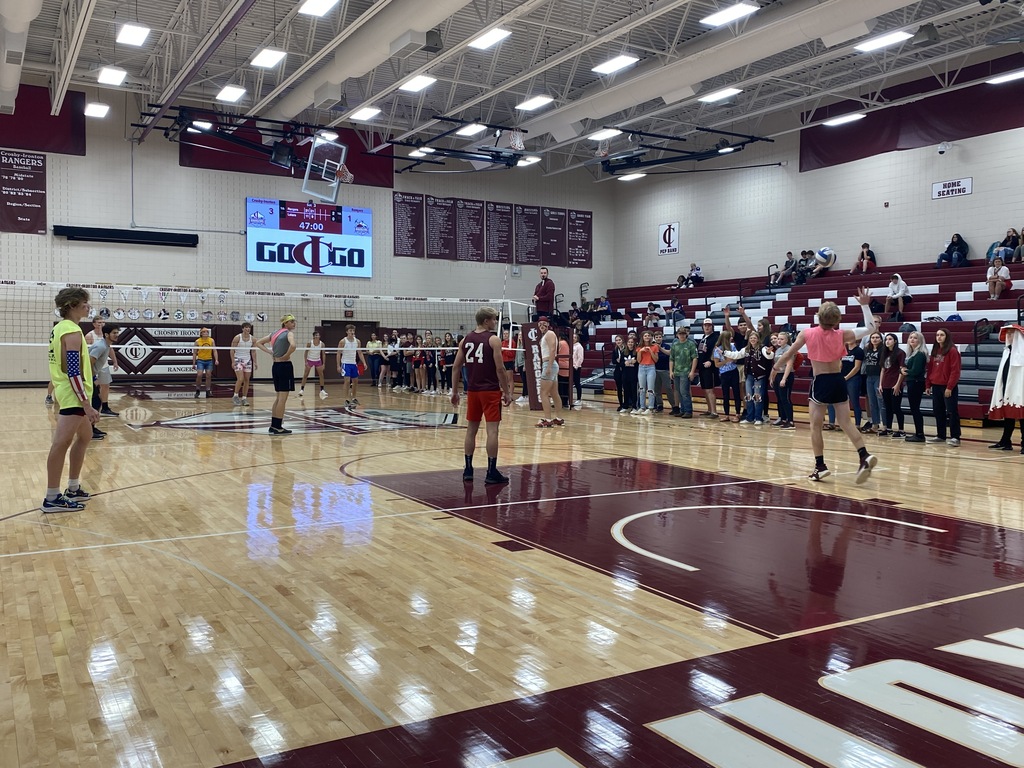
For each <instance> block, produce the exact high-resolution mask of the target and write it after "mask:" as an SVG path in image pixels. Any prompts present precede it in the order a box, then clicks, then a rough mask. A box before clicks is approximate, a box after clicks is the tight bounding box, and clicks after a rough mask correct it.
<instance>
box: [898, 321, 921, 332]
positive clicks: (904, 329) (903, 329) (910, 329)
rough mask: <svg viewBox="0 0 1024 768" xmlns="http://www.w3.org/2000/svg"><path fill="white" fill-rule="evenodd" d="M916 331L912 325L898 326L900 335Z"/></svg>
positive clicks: (915, 327)
mask: <svg viewBox="0 0 1024 768" xmlns="http://www.w3.org/2000/svg"><path fill="white" fill-rule="evenodd" d="M916 330H917V326H916V325H914V324H913V323H904V324H903V325H901V326H900V333H912V332H914V331H916Z"/></svg>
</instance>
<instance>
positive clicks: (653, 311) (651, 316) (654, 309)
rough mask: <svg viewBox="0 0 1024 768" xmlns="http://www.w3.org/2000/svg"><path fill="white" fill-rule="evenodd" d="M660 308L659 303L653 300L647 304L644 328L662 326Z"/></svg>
mask: <svg viewBox="0 0 1024 768" xmlns="http://www.w3.org/2000/svg"><path fill="white" fill-rule="evenodd" d="M658 309H659V307H658V305H657V304H655V303H654V302H653V301H652V302H649V303H648V304H647V314H646V315H644V328H658V327H659V326H661V321H662V319H663V318H662V316H661V314H660V313H659V312H658Z"/></svg>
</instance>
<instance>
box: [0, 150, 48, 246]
mask: <svg viewBox="0 0 1024 768" xmlns="http://www.w3.org/2000/svg"><path fill="white" fill-rule="evenodd" d="M0 232H18V233H21V234H23V235H45V234H46V155H39V154H36V153H34V152H12V151H11V150H9V149H5V150H3V151H0Z"/></svg>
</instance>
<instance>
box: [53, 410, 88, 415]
mask: <svg viewBox="0 0 1024 768" xmlns="http://www.w3.org/2000/svg"><path fill="white" fill-rule="evenodd" d="M57 413H58V414H60V415H61V416H85V408H61V409H60V410H59V411H57Z"/></svg>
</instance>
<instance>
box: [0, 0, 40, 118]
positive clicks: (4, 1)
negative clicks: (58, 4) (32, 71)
mask: <svg viewBox="0 0 1024 768" xmlns="http://www.w3.org/2000/svg"><path fill="white" fill-rule="evenodd" d="M42 8H43V0H0V48H2V49H3V60H2V62H0V114H4V115H13V114H14V101H15V99H17V98H18V87H19V86H20V85H21V66H22V64H23V63H24V61H25V43H26V42H27V41H28V27H29V24H31V23H32V22H33V21H35V18H36V17H37V16H38V15H39V12H40V11H41V10H42Z"/></svg>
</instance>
